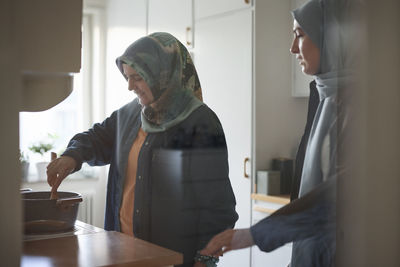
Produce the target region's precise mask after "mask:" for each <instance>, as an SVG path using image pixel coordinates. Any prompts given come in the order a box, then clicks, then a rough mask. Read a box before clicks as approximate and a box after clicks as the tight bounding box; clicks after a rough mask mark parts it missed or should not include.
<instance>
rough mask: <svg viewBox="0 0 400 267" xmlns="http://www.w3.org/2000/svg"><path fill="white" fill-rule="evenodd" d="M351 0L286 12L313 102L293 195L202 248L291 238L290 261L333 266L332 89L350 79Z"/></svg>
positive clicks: (215, 251)
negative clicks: (252, 222) (267, 213)
mask: <svg viewBox="0 0 400 267" xmlns="http://www.w3.org/2000/svg"><path fill="white" fill-rule="evenodd" d="M351 2H352V1H346V0H337V1H334V0H311V1H308V2H307V3H305V4H304V5H303V6H302V7H300V8H298V9H296V10H294V11H293V12H292V15H293V18H294V27H293V32H294V35H295V36H294V40H293V44H292V47H291V49H290V51H291V52H292V53H293V54H295V55H296V58H297V59H298V61H299V64H300V66H301V67H302V71H303V72H304V73H305V74H307V75H313V77H314V79H315V81H314V82H313V83H311V85H310V86H311V93H312V94H311V95H310V102H312V101H316V102H317V103H315V105H314V106H315V108H312V107H311V109H309V116H308V117H309V120H310V123H309V122H307V126H306V131H305V135H304V136H303V141H304V142H303V141H302V144H301V146H300V148H299V152H298V155H297V157H299V154H301V150H302V149H301V148H302V147H304V151H303V155H300V157H304V163H303V160H300V161H296V163H299V162H300V166H296V168H297V169H298V170H301V171H300V173H301V179H299V180H298V182H299V186H298V188H299V189H298V191H295V194H296V195H295V196H294V197H293V196H292V199H296V200H294V201H292V202H291V203H290V204H288V205H286V206H284V207H283V208H281V209H279V210H278V211H276V212H275V213H274V214H272V215H271V216H269V217H267V218H265V219H264V220H262V221H260V222H259V223H257V224H256V225H253V226H252V227H251V228H249V229H239V230H226V231H225V232H222V233H220V234H219V235H217V236H215V237H214V238H213V239H212V240H211V241H210V242H209V244H208V246H207V247H206V249H204V250H203V251H202V253H204V254H210V255H216V256H219V255H222V254H223V253H225V252H227V251H229V250H235V249H240V248H245V247H249V246H252V245H257V246H258V247H259V248H260V249H261V250H262V251H265V252H270V251H272V250H274V249H276V248H278V247H281V246H283V245H284V244H286V243H290V242H293V250H292V259H291V263H290V266H291V267H299V266H304V267H310V266H321V267H322V266H323V267H327V266H335V254H336V176H337V175H338V173H339V171H340V172H341V171H343V169H342V168H338V164H337V156H336V153H337V150H338V148H337V146H338V142H337V140H338V135H339V136H341V135H342V134H343V125H344V124H343V122H344V121H345V120H343V119H342V117H340V119H338V118H339V117H338V110H339V111H340V112H343V111H344V109H342V103H341V101H338V91H339V88H347V87H348V86H350V83H351V80H352V75H351V71H350V69H351V68H352V64H353V62H354V55H355V54H354V53H352V52H353V51H351V50H350V48H351V47H352V45H350V43H351V37H352V36H351V34H349V33H350V32H351V31H352V30H353V27H348V26H349V25H350V24H351V23H350V24H349V23H348V22H349V21H351V19H352V17H351V16H348V15H349V14H347V13H345V12H347V11H353V10H354V9H352V7H351V8H350V9H348V8H349V7H350V6H349V5H350V4H351ZM349 19H350V20H349ZM313 88H314V91H315V93H314V94H313ZM342 91H345V90H342ZM342 91H340V94H342ZM310 104H311V106H313V103H310ZM310 113H311V116H310ZM341 114H342V113H341ZM297 198H298V199H297Z"/></svg>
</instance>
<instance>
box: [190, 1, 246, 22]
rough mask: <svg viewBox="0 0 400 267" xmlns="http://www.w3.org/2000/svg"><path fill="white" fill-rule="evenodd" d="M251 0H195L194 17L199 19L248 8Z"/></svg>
mask: <svg viewBox="0 0 400 267" xmlns="http://www.w3.org/2000/svg"><path fill="white" fill-rule="evenodd" d="M251 2H252V1H251V0H217V1H215V0H195V1H194V3H195V6H194V11H195V17H196V19H201V18H205V17H209V16H213V15H217V14H221V13H225V12H229V11H233V10H239V9H243V8H248V7H250V6H251Z"/></svg>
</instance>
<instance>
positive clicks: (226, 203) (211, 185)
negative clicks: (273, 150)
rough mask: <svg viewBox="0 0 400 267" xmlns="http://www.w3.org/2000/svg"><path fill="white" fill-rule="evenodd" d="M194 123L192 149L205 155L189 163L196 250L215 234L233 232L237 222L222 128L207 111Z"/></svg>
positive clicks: (209, 111) (212, 114)
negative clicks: (194, 217) (195, 213)
mask: <svg viewBox="0 0 400 267" xmlns="http://www.w3.org/2000/svg"><path fill="white" fill-rule="evenodd" d="M206 114H207V116H205V118H202V119H201V120H200V121H198V122H197V123H196V124H195V125H196V126H195V129H194V133H193V139H192V140H193V143H192V147H193V148H194V149H196V148H201V149H202V150H203V151H206V153H207V155H205V156H204V157H202V159H203V160H202V159H200V158H199V159H197V160H196V161H193V164H192V165H193V166H196V167H192V168H191V169H192V170H194V168H196V169H195V170H194V171H193V173H194V174H193V178H192V179H194V186H195V190H194V192H195V199H196V206H197V208H198V210H199V219H198V222H197V236H198V244H197V249H198V250H200V249H202V248H204V247H205V246H206V245H207V243H208V241H209V240H210V239H211V238H212V237H213V236H214V235H216V234H217V233H219V232H221V231H224V230H226V229H228V228H233V227H234V225H235V222H236V221H237V219H238V215H237V213H236V211H235V206H236V200H235V196H234V193H233V190H232V186H231V183H230V180H229V175H228V174H229V167H228V152H227V147H226V141H225V136H224V132H223V129H222V125H221V123H220V122H219V120H218V118H217V116H216V115H215V114H214V113H213V112H212V111H211V110H208V113H206Z"/></svg>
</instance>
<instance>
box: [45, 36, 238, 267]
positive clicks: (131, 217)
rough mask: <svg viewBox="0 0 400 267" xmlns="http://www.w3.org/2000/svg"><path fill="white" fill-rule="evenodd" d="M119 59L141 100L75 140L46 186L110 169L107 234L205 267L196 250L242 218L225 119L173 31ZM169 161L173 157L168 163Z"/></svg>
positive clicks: (50, 171)
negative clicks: (88, 169) (86, 168)
mask: <svg viewBox="0 0 400 267" xmlns="http://www.w3.org/2000/svg"><path fill="white" fill-rule="evenodd" d="M116 63H117V66H118V68H119V70H120V71H121V73H122V75H123V76H124V77H125V79H126V80H127V81H128V89H129V90H130V91H133V92H134V93H135V94H136V95H137V98H136V99H134V100H133V101H132V102H130V103H128V104H127V105H125V106H123V107H122V108H120V109H118V110H117V111H115V112H113V113H112V115H111V116H110V117H109V118H107V119H106V120H104V121H103V122H102V123H98V124H95V125H94V126H93V127H92V128H91V129H89V130H88V131H86V132H83V133H80V134H77V135H75V136H74V137H73V138H72V139H71V141H70V142H69V144H68V148H67V149H66V151H65V152H64V153H63V155H62V156H61V157H60V158H58V159H56V160H54V161H52V162H51V163H50V165H49V167H48V182H49V184H50V186H52V187H53V190H54V189H56V188H57V187H58V186H59V184H60V183H61V181H62V180H63V179H64V178H65V177H66V174H69V173H71V172H73V171H77V170H79V169H80V168H81V165H82V163H83V162H87V163H88V164H90V165H105V164H110V171H109V177H108V186H107V203H106V215H105V229H106V230H115V231H121V232H123V233H126V234H129V235H132V236H135V237H138V238H140V239H144V240H147V241H150V242H152V243H155V244H158V245H161V246H163V247H167V248H170V249H172V250H175V251H178V252H182V253H183V254H184V264H183V265H182V266H193V265H194V264H197V265H199V266H202V265H201V264H200V263H199V262H196V263H195V261H194V257H195V255H196V251H198V250H200V249H202V248H203V247H204V246H205V245H206V244H207V242H208V241H209V239H210V238H211V237H212V236H213V235H215V234H216V233H218V232H220V231H222V230H224V229H226V228H232V227H233V226H234V224H235V222H236V220H237V218H238V216H237V213H236V212H235V205H236V203H235V197H234V195H233V191H232V188H231V184H230V181H229V177H228V163H227V148H226V142H225V136H224V132H223V129H222V126H221V123H220V122H219V120H218V118H217V116H216V115H215V113H214V112H213V111H212V110H211V109H210V108H209V107H207V105H205V104H204V103H203V102H202V93H201V87H200V82H199V78H198V76H197V73H196V69H195V67H194V65H193V62H192V59H191V57H190V55H189V53H188V51H187V50H186V48H185V47H184V46H183V45H182V44H181V43H180V42H179V41H178V40H177V39H176V38H175V37H173V36H172V35H170V34H168V33H153V34H151V35H149V36H146V37H143V38H141V39H139V40H137V41H136V42H134V43H132V44H131V45H130V46H129V47H128V48H127V49H126V51H125V52H124V54H123V55H122V56H120V57H118V58H117V60H116ZM162 153H164V154H162ZM168 153H169V154H168ZM174 153H175V154H174ZM179 153H180V154H179ZM177 154H178V155H179V156H178V157H177V159H176V158H174V159H175V161H174V160H172V157H173V155H177ZM160 155H161V156H160ZM162 155H172V156H170V157H171V159H169V158H168V157H167V161H164V162H161V163H160V160H159V158H162ZM185 155H190V156H189V157H186V158H185V159H188V160H187V161H184V160H181V161H180V159H181V158H183V157H185ZM199 155H200V156H199ZM201 155H203V156H201ZM204 155H205V156H204ZM162 164H164V165H162ZM179 164H183V165H182V166H178V165H179ZM176 166H178V167H176ZM161 170H162V171H161ZM164 170H166V172H165V173H162V172H163V171H164ZM168 170H173V171H176V174H175V175H171V171H168ZM182 173H184V174H182ZM182 175H185V177H180V176H182ZM168 179H170V180H168Z"/></svg>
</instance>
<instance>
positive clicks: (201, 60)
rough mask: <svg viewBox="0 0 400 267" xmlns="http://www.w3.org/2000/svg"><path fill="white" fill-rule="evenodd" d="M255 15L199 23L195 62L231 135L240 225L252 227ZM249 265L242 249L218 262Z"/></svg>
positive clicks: (208, 96) (206, 91)
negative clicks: (253, 31) (250, 159)
mask: <svg viewBox="0 0 400 267" xmlns="http://www.w3.org/2000/svg"><path fill="white" fill-rule="evenodd" d="M252 15H253V11H252V9H251V8H248V9H245V10H241V11H238V12H234V13H230V14H228V15H224V16H213V17H209V18H207V19H202V20H199V21H195V28H196V31H195V41H196V46H195V49H194V62H195V65H196V68H197V71H198V74H199V78H200V83H201V86H202V89H203V97H204V102H205V103H206V104H207V105H208V106H209V107H210V108H211V109H212V110H214V112H215V113H216V114H217V116H218V117H219V119H220V121H221V123H222V126H223V128H224V132H225V136H226V141H227V146H228V158H229V176H230V180H231V183H232V187H233V190H234V193H235V196H236V202H237V205H236V211H237V212H238V214H239V220H238V221H237V223H236V225H235V228H246V227H249V226H250V203H251V201H250V191H251V178H250V177H251V170H250V168H249V166H245V164H246V165H250V164H248V163H246V160H245V159H246V158H250V156H251V138H252V137H251V133H252V130H251V128H252V123H251V122H252V62H253V61H252ZM246 168H247V170H246ZM245 173H246V176H247V175H248V176H249V177H247V178H246V177H245ZM249 264H250V249H243V250H239V251H235V252H233V253H227V254H226V255H224V257H222V258H221V260H220V263H219V264H218V266H241V267H245V266H249Z"/></svg>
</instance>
